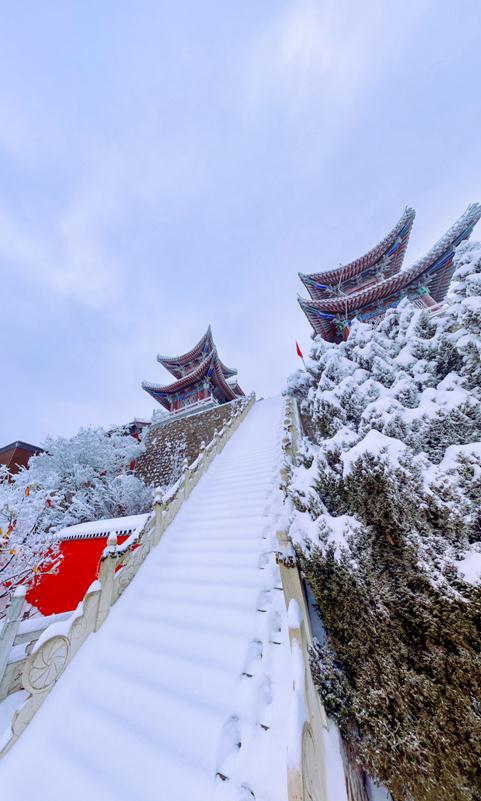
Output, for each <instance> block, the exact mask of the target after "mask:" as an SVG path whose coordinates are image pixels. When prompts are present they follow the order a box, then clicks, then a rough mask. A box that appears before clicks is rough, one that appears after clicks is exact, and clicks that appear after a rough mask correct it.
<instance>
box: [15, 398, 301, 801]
mask: <svg viewBox="0 0 481 801" xmlns="http://www.w3.org/2000/svg"><path fill="white" fill-rule="evenodd" d="M281 416H282V401H281V399H279V398H277V399H272V400H266V401H262V402H259V403H257V404H255V406H254V407H253V409H252V410H251V412H250V413H249V415H248V416H247V418H246V420H245V421H244V422H243V424H242V426H241V428H240V429H239V431H238V432H237V433H236V435H235V436H234V437H233V439H232V440H231V441H230V442H229V443H228V444H227V446H226V447H225V449H224V451H223V452H222V454H221V455H220V456H219V457H217V458H216V459H215V460H214V462H213V463H212V465H211V467H210V468H209V470H208V471H207V473H206V475H205V476H204V477H203V478H202V479H201V481H200V482H199V484H198V486H197V487H196V488H195V489H194V491H193V492H192V495H191V496H190V498H189V500H188V502H187V503H186V504H185V505H184V507H183V508H182V509H181V511H180V512H179V514H178V516H177V518H176V519H175V521H174V522H173V524H172V525H171V526H170V527H169V529H168V530H167V531H166V532H165V534H164V536H163V538H162V540H161V542H160V544H159V546H158V547H157V548H156V549H154V551H152V553H151V554H150V556H149V558H148V559H147V561H146V562H145V563H144V565H143V566H142V568H141V569H140V571H139V573H138V574H137V576H136V577H135V579H134V581H133V582H132V584H131V585H130V586H129V587H128V588H127V590H126V591H125V593H124V595H123V596H122V597H121V598H120V600H119V601H118V602H117V604H116V605H115V607H113V609H112V610H111V612H110V616H109V617H108V619H107V621H106V622H105V624H104V625H103V627H102V628H101V629H100V631H99V632H98V633H97V634H94V635H92V636H91V637H90V638H89V640H88V641H87V642H86V643H85V645H84V646H83V647H82V649H81V650H80V652H79V653H78V654H77V655H76V657H75V659H74V660H73V662H72V664H71V665H70V666H69V667H68V669H67V670H66V672H65V674H64V675H63V676H62V677H61V678H60V680H59V682H58V683H57V685H56V687H55V688H54V689H53V691H52V692H51V694H50V696H49V697H48V698H47V700H46V701H45V703H44V705H43V706H42V707H41V708H40V710H39V712H38V713H37V715H36V717H35V718H34V720H33V721H32V723H31V724H30V726H29V727H28V728H27V730H26V731H25V732H24V734H23V735H22V737H21V738H20V740H19V741H18V743H17V744H16V745H15V746H14V748H13V749H12V750H11V751H10V752H9V753H8V754H7V755H6V757H5V758H4V760H3V761H2V763H1V764H0V786H1V787H2V794H1V796H2V798H3V797H4V798H8V799H9V801H24V800H25V799H26V798H29V797H30V796H35V798H36V799H37V800H38V801H65V799H68V801H86V799H89V801H154V799H155V801H159V799H166V801H167V799H168V801H211V799H212V800H213V801H253V800H254V799H255V801H285V799H286V798H287V788H286V742H287V721H286V715H287V710H288V703H287V702H286V699H287V698H288V696H289V693H290V691H291V684H292V679H291V662H290V652H289V643H288V636H287V629H286V613H285V605H284V597H283V593H282V591H281V590H280V584H279V574H278V568H277V566H276V564H275V557H274V553H273V550H274V548H275V530H274V529H275V515H274V514H272V512H273V511H274V509H273V508H272V505H273V504H274V505H275V503H276V484H277V476H278V470H279V455H280V424H281Z"/></svg>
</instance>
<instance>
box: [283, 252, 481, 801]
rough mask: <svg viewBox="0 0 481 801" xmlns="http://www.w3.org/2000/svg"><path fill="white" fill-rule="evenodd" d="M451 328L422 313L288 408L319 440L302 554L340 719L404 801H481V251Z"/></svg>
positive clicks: (390, 322)
mask: <svg viewBox="0 0 481 801" xmlns="http://www.w3.org/2000/svg"><path fill="white" fill-rule="evenodd" d="M455 263H456V272H455V275H454V278H453V285H452V286H453V289H452V292H451V294H450V297H449V298H448V303H447V305H446V308H445V309H444V310H443V312H442V313H441V314H439V315H437V316H433V315H432V314H431V313H429V312H426V311H421V310H419V309H416V308H415V307H414V306H413V305H412V304H410V303H409V302H408V301H407V300H405V301H403V302H402V303H401V304H400V305H399V306H398V308H397V309H394V310H390V311H389V312H388V313H387V314H386V315H385V317H384V318H383V319H382V320H381V321H380V322H379V323H377V324H375V325H368V324H366V323H360V322H354V324H353V325H352V328H351V333H350V336H349V339H348V340H347V341H346V342H342V343H341V344H339V345H331V344H328V343H325V342H323V341H318V340H316V341H315V343H314V346H313V348H312V351H311V355H310V359H308V360H307V373H306V372H304V373H297V374H296V375H294V376H293V377H291V379H290V381H289V389H288V391H289V392H290V393H291V394H293V395H294V396H295V397H296V398H297V400H298V404H299V409H300V413H301V419H302V420H303V421H305V423H306V434H308V435H309V436H306V437H305V439H304V441H303V443H302V453H303V458H302V459H301V462H300V464H299V465H298V466H297V467H296V468H295V469H294V470H293V473H292V477H291V482H290V487H289V492H290V495H291V497H292V500H293V514H292V521H291V537H292V539H293V541H294V543H295V544H296V547H297V550H298V553H299V558H300V560H301V564H302V566H303V570H304V573H305V575H306V577H307V579H308V581H309V583H310V585H311V587H312V589H313V592H314V595H315V599H316V602H317V604H318V608H319V611H320V614H321V616H322V618H323V622H324V625H325V627H326V631H327V634H328V644H327V645H326V644H323V645H322V646H318V647H317V649H316V651H315V653H314V654H313V673H314V677H315V680H316V682H317V684H318V687H319V690H320V692H321V695H322V697H323V700H324V703H325V704H326V707H327V709H328V711H329V712H330V714H332V715H333V716H334V717H335V718H336V720H337V722H338V724H339V726H340V727H341V730H342V732H343V734H344V737H345V738H346V740H347V741H348V742H349V746H350V750H351V752H353V753H354V754H355V755H356V758H357V759H358V760H359V761H360V763H361V764H362V765H364V767H365V768H367V769H368V770H369V771H370V772H371V773H372V774H373V775H374V776H375V777H376V778H377V779H379V780H380V781H382V782H384V783H385V784H386V785H387V787H388V788H389V790H390V791H391V794H392V796H393V798H394V801H452V799H454V798H456V799H457V800H459V801H480V799H481V791H480V787H481V782H480V773H479V765H480V764H481V746H480V743H481V717H480V713H479V703H478V701H477V700H476V699H479V698H480V697H481V669H480V665H479V651H480V650H481V634H480V629H479V619H480V617H481V584H480V578H481V524H480V515H479V506H480V502H481V411H480V409H481V406H480V403H479V401H480V400H481V366H480V365H481V245H479V244H476V243H474V244H473V243H467V244H463V245H461V246H460V247H459V248H458V251H457V253H456V257H455Z"/></svg>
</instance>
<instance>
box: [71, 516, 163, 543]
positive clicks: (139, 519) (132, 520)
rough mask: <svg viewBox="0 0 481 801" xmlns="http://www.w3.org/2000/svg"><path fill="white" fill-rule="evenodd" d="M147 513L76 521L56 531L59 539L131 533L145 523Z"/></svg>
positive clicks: (81, 538)
mask: <svg viewBox="0 0 481 801" xmlns="http://www.w3.org/2000/svg"><path fill="white" fill-rule="evenodd" d="M148 516H149V515H148V514H143V515H128V516H127V517H111V518H109V519H106V520H92V521H90V522H88V523H77V524H76V525H75V526H66V527H65V528H61V529H59V530H58V531H57V532H56V536H57V537H58V539H60V540H86V539H93V538H94V537H108V535H109V534H117V535H121V534H131V533H132V532H133V531H135V530H136V529H139V528H142V526H144V525H145V523H146V521H147V518H148Z"/></svg>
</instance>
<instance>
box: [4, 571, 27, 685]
mask: <svg viewBox="0 0 481 801" xmlns="http://www.w3.org/2000/svg"><path fill="white" fill-rule="evenodd" d="M26 592H27V588H26V587H24V586H23V585H19V586H18V587H16V589H15V592H14V593H13V596H12V600H11V601H10V606H9V607H8V609H7V613H6V617H5V621H4V624H3V628H2V633H1V635H0V701H3V699H4V698H5V697H6V696H7V695H8V687H6V686H4V685H3V683H2V679H3V676H4V673H5V668H6V667H7V663H8V659H9V657H10V652H11V650H12V647H13V644H14V642H15V637H16V636H17V632H18V627H19V625H20V621H21V619H22V611H23V607H24V605H25V593H26Z"/></svg>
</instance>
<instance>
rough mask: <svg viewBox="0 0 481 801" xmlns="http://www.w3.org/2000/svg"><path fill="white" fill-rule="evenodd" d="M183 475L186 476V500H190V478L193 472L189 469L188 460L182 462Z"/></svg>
mask: <svg viewBox="0 0 481 801" xmlns="http://www.w3.org/2000/svg"><path fill="white" fill-rule="evenodd" d="M182 474H183V476H184V498H186V499H187V498H188V497H189V495H190V490H191V485H190V476H191V470H190V467H189V462H188V460H187V458H186V459H184V461H183V462H182Z"/></svg>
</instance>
